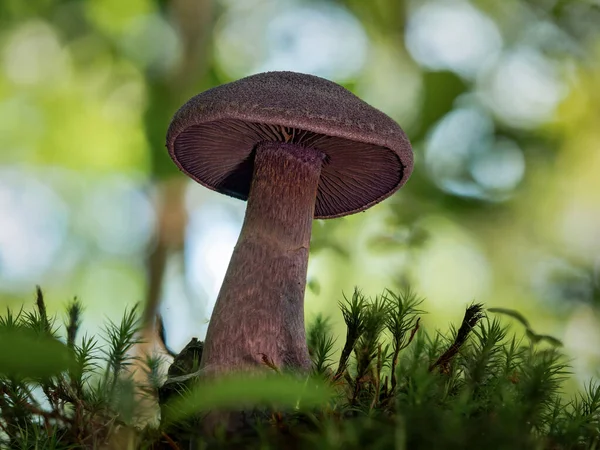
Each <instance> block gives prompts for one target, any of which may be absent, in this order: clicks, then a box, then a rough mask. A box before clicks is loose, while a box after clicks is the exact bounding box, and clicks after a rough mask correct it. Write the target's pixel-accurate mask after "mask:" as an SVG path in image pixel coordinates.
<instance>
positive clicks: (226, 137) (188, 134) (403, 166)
mask: <svg viewBox="0 0 600 450" xmlns="http://www.w3.org/2000/svg"><path fill="white" fill-rule="evenodd" d="M264 141H281V142H288V143H296V144H299V145H302V146H305V147H312V148H315V149H317V150H319V151H321V152H322V153H324V154H325V155H326V156H325V160H324V162H323V167H322V169H321V178H320V180H319V188H318V192H317V199H316V203H315V218H318V219H327V218H333V217H341V216H345V215H348V214H352V213H355V212H359V211H363V210H365V209H367V208H369V207H370V206H372V205H374V204H376V203H379V202H380V201H382V200H384V199H385V198H387V197H389V196H390V195H392V194H393V193H394V192H396V191H397V190H398V189H399V188H400V187H402V185H404V183H406V181H407V180H408V177H409V176H410V174H411V172H412V168H413V153H412V148H411V145H410V142H409V140H408V138H407V137H406V135H405V134H404V131H402V129H401V128H400V126H399V125H398V124H397V123H396V122H394V121H393V120H392V119H391V118H390V117H388V116H387V115H385V114H384V113H382V112H381V111H379V110H377V109H375V108H373V107H372V106H370V105H368V104H367V103H365V102H364V101H362V100H361V99H359V98H358V97H357V96H355V95H354V94H352V93H351V92H350V91H348V90H347V89H345V88H343V87H342V86H340V85H338V84H336V83H333V82H331V81H329V80H325V79H323V78H320V77H316V76H313V75H306V74H300V73H295V72H267V73H260V74H257V75H252V76H249V77H246V78H242V79H240V80H238V81H234V82H232V83H228V84H224V85H221V86H217V87H215V88H212V89H209V90H207V91H205V92H202V93H201V94H199V95H196V96H195V97H193V98H192V99H190V100H189V101H188V102H187V103H186V104H185V105H183V106H182V107H181V108H180V109H179V110H178V111H177V112H176V113H175V116H174V117H173V120H172V121H171V124H170V126H169V130H168V133H167V148H168V150H169V154H170V156H171V158H172V159H173V161H175V163H176V164H177V166H178V167H179V168H180V169H181V170H182V171H183V172H184V173H185V174H187V175H188V176H189V177H190V178H192V179H194V180H195V181H197V182H198V183H200V184H202V185H203V186H206V187H207V188H209V189H212V190H214V191H217V192H220V193H223V194H227V195H230V196H232V197H236V198H239V199H242V200H246V199H247V198H248V193H249V190H250V184H251V181H252V173H253V168H254V154H255V151H254V150H255V148H256V146H257V144H259V143H260V142H264Z"/></svg>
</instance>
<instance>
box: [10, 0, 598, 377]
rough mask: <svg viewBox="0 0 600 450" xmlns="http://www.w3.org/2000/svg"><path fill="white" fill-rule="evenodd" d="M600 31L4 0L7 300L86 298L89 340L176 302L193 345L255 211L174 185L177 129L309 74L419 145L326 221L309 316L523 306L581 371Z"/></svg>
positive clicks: (401, 8)
mask: <svg viewBox="0 0 600 450" xmlns="http://www.w3.org/2000/svg"><path fill="white" fill-rule="evenodd" d="M599 23H600V5H599V4H598V2H597V1H593V0H588V1H584V0H581V1H568V0H565V1H560V0H530V1H517V0H502V1H497V0H479V1H475V0H473V1H471V2H467V1H453V0H438V1H418V0H414V1H400V0H369V1H366V0H339V1H335V0H322V1H310V0H220V1H216V0H215V1H213V0H172V1H167V0H127V1H124V0H70V1H62V0H35V1H34V0H29V1H25V0H2V2H0V306H1V307H2V309H4V307H5V306H11V307H13V308H19V307H20V305H21V304H22V303H23V301H27V302H29V303H30V304H32V303H33V291H34V286H35V284H40V285H42V287H43V288H44V290H45V292H46V297H47V299H48V302H49V308H50V310H51V311H58V310H60V308H61V307H62V306H63V305H64V304H65V302H66V301H67V299H69V298H70V297H72V296H74V295H77V296H79V297H80V298H81V299H82V301H83V302H84V304H85V305H86V308H87V309H86V316H85V317H86V321H85V327H86V328H87V329H88V330H90V331H91V332H94V331H95V330H97V329H98V326H99V324H100V323H101V321H102V319H103V318H104V317H106V316H108V317H111V318H113V319H116V318H118V317H120V316H121V315H122V312H123V309H124V307H125V306H126V305H131V304H133V303H135V302H139V301H142V302H143V301H145V299H147V298H149V297H153V296H158V297H159V298H161V299H162V307H161V312H162V314H163V316H164V320H165V324H166V327H167V333H168V334H167V335H168V337H169V342H170V344H171V346H172V347H173V348H174V349H176V350H178V349H180V348H181V347H182V346H183V345H184V344H185V343H186V342H187V340H188V339H189V338H190V337H191V336H194V335H196V336H199V337H201V338H202V337H203V336H204V333H205V329H206V321H207V319H208V317H209V314H210V309H211V308H212V304H213V303H214V300H215V297H216V294H217V292H218V288H219V285H220V281H221V279H222V276H223V272H224V270H225V268H226V266H227V262H228V259H229V255H230V253H231V250H232V247H233V245H234V243H235V240H236V238H237V234H238V232H239V228H240V226H241V220H242V218H243V212H244V206H245V204H244V203H242V202H240V201H236V200H232V199H228V198H225V197H223V196H220V195H218V194H215V193H213V192H210V191H208V190H207V189H204V188H202V187H201V186H199V185H195V184H193V183H191V182H188V181H187V179H186V178H184V177H183V175H181V174H179V173H177V171H176V170H175V166H174V165H173V164H172V163H171V162H170V160H169V159H168V157H167V153H166V150H165V148H164V137H165V132H166V128H167V126H168V123H169V120H170V118H171V116H172V114H173V113H174V111H175V110H176V109H177V108H178V107H179V106H180V105H181V104H182V103H183V102H185V101H186V100H187V99H188V98H189V97H190V96H192V95H194V94H195V93H198V92H201V91H202V90H204V89H207V88H209V87H211V86H214V85H218V84H221V83H225V82H227V81H231V80H234V79H237V78H240V77H243V76H245V75H249V74H252V73H256V72H261V71H265V70H295V71H299V72H308V73H314V74H316V75H320V76H324V77H327V78H330V79H332V80H335V81H337V82H339V83H341V84H343V85H345V86H346V87H348V88H349V89H351V90H352V91H353V92H355V93H356V94H357V95H359V96H360V97H362V98H364V99H365V100H367V101H368V102H369V103H371V104H373V105H374V106H376V107H378V108H379V109H381V110H383V111H384V112H386V113H387V114H389V115H390V116H392V117H393V118H394V119H396V120H397V121H398V122H399V123H400V124H401V126H402V127H403V128H404V129H405V131H406V132H407V134H408V135H409V137H410V138H411V141H412V143H413V146H414V150H415V171H414V174H413V176H412V178H411V179H410V181H409V182H408V184H407V185H406V186H405V187H404V188H403V189H402V190H401V191H400V192H399V193H397V194H396V195H394V196H393V197H392V198H390V199H389V200H387V201H385V202H383V203H382V204H380V205H377V206H375V207H373V208H371V209H370V210H368V211H367V212H366V213H364V214H358V215H355V216H350V217H347V218H343V219H335V220H330V221H318V222H315V227H314V233H313V247H312V253H311V260H310V266H309V280H310V285H309V286H310V289H309V290H308V291H307V308H306V309H307V319H309V320H310V318H311V317H313V316H314V314H315V313H317V312H324V313H326V314H332V315H333V318H334V321H335V323H336V324H338V325H339V324H340V322H341V315H340V314H339V312H338V310H337V306H336V305H337V301H338V300H340V299H341V296H342V292H345V293H347V294H349V293H351V291H352V289H353V287H354V286H355V285H358V286H360V287H361V288H362V289H363V290H364V292H365V293H367V294H369V295H375V294H377V293H379V292H381V290H382V289H383V288H384V287H390V288H394V287H397V286H401V285H403V284H406V283H409V284H411V285H412V286H413V287H414V289H415V290H417V291H418V292H419V293H420V295H422V296H423V297H425V298H426V302H425V304H424V309H426V310H428V311H430V314H429V315H428V316H426V317H425V318H424V320H423V323H424V324H426V326H427V327H428V328H430V329H431V328H435V327H446V326H447V324H448V323H449V322H451V321H452V322H454V323H457V322H458V321H459V320H460V318H461V316H462V314H463V311H464V306H465V305H466V304H467V303H469V302H471V301H473V300H476V301H479V302H484V303H485V304H486V305H489V306H504V307H511V308H515V309H517V310H519V311H520V312H522V313H523V314H524V315H525V316H526V317H527V318H528V319H529V320H530V322H531V324H532V327H533V328H534V329H535V330H536V331H538V332H540V333H546V334H552V335H554V336H556V337H558V338H560V339H562V340H563V341H564V343H565V345H566V350H567V352H568V354H569V355H570V356H571V357H573V358H574V366H575V369H576V372H577V376H578V377H580V378H581V379H586V378H587V377H588V376H589V375H591V374H593V373H597V370H598V369H597V368H598V366H599V364H600V350H599V349H600V331H599V330H600V327H599V312H598V311H599V309H598V307H599V306H600V127H599V126H598V124H599V123H600V27H599V26H598V24H599ZM148 273H152V274H155V275H153V276H152V277H151V279H152V280H154V281H155V283H154V284H151V283H147V282H146V280H147V279H148V276H147V274H148ZM160 274H162V275H163V276H162V278H161V277H160V276H158V275H160ZM161 280H162V283H159V281H161Z"/></svg>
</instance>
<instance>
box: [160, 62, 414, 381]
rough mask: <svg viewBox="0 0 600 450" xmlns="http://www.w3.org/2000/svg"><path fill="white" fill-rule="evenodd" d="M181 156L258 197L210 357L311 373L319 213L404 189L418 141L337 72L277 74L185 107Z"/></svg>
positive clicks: (205, 362) (237, 366) (172, 131)
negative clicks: (314, 235) (309, 280)
mask: <svg viewBox="0 0 600 450" xmlns="http://www.w3.org/2000/svg"><path fill="white" fill-rule="evenodd" d="M167 147H168V149H169V154H170V156H171V158H172V159H173V160H174V161H175V163H176V164H177V166H178V167H179V168H180V169H181V170H182V171H183V172H184V173H186V174H187V175H188V176H189V177H191V178H192V179H194V180H196V181H197V182H198V183H200V184H202V185H204V186H206V187H207V188H209V189H212V190H215V191H217V192H221V193H224V194H227V195H230V196H233V197H236V198H239V199H243V200H246V199H247V200H248V205H247V209H246V216H245V219H244V224H243V227H242V231H241V234H240V237H239V240H238V242H237V244H236V246H235V249H234V252H233V256H232V258H231V261H230V263H229V268H228V269H227V273H226V275H225V279H224V281H223V285H222V287H221V291H220V292H219V296H218V298H217V302H216V305H215V308H214V311H213V314H212V317H211V320H210V324H209V327H208V331H207V334H206V340H205V343H204V351H203V356H202V362H201V367H202V368H203V370H204V373H207V374H215V373H222V372H231V371H236V370H248V369H251V368H256V367H257V366H261V365H263V363H264V359H263V358H268V360H270V362H272V363H273V364H275V365H276V366H277V367H279V368H281V369H292V370H300V371H306V370H308V369H309V368H310V359H309V356H308V351H307V347H306V337H305V330H304V290H305V285H306V270H307V264H308V251H309V242H310V234H311V225H312V221H313V218H321V219H326V218H333V217H341V216H344V215H347V214H352V213H355V212H359V211H363V210H365V209H367V208H368V207H370V206H372V205H374V204H376V203H378V202H380V201H382V200H383V199H385V198H387V197H389V196H390V195H392V194H393V193H394V192H395V191H396V190H398V189H399V188H400V187H401V186H402V185H403V184H404V183H405V182H406V180H407V179H408V177H409V176H410V174H411V172H412V167H413V154H412V149H411V146H410V143H409V141H408V139H407V137H406V135H405V134H404V132H403V131H402V129H401V128H400V127H399V126H398V125H397V124H396V123H395V122H394V121H393V120H392V119H390V118H389V117H388V116H386V115H385V114H383V113H382V112H380V111H378V110H377V109H375V108H373V107H371V106H369V105H368V104H366V103H365V102H363V101H362V100H360V99H359V98H358V97H356V96H355V95H354V94H352V93H351V92H350V91H348V90H346V89H345V88H343V87H341V86H339V85H338V84H335V83H333V82H331V81H328V80H325V79H322V78H319V77H316V76H312V75H305V74H299V73H293V72H268V73H262V74H257V75H252V76H249V77H247V78H243V79H241V80H238V81H235V82H232V83H229V84H225V85H222V86H218V87H215V88H213V89H209V90H208V91H205V92H203V93H201V94H199V95H197V96H195V97H193V98H192V99H191V100H189V101H188V102H187V103H186V104H185V105H184V106H183V107H182V108H181V109H180V110H179V111H177V113H176V114H175V116H174V118H173V120H172V122H171V125H170V127H169V131H168V135H167Z"/></svg>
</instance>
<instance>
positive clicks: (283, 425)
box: [0, 290, 600, 450]
mask: <svg viewBox="0 0 600 450" xmlns="http://www.w3.org/2000/svg"><path fill="white" fill-rule="evenodd" d="M419 304H420V302H419V300H418V298H417V297H416V296H415V294H414V293H412V292H410V291H409V292H402V293H394V292H391V291H385V292H384V294H382V295H381V296H379V297H377V298H375V299H368V298H365V297H364V296H363V295H362V294H361V293H360V292H359V291H358V290H357V291H355V292H354V294H353V295H352V297H350V298H348V299H345V300H344V301H343V302H342V303H341V304H340V306H341V308H342V312H343V316H344V320H345V322H346V325H347V335H346V340H345V342H344V343H338V342H337V341H336V339H335V336H333V334H332V332H331V327H330V325H329V321H328V320H327V319H325V318H323V317H318V318H317V319H316V320H314V321H313V323H312V324H311V326H310V328H309V330H308V333H307V338H308V344H309V350H310V354H311V357H312V359H313V369H314V370H313V374H312V375H311V376H310V377H300V376H298V375H294V374H283V373H280V372H279V370H277V368H276V367H272V366H271V364H269V358H268V355H265V358H264V359H265V375H264V376H260V377H246V378H240V377H236V378H229V377H228V378H224V379H220V380H213V381H207V380H201V379H199V378H198V377H197V375H198V372H197V367H198V360H199V359H200V357H201V351H202V346H201V343H199V342H198V341H193V344H194V345H193V351H190V352H182V353H181V354H180V355H179V356H178V357H177V358H176V362H175V363H174V364H173V365H172V366H171V369H170V370H169V372H168V373H167V371H166V369H167V366H168V364H167V363H166V362H165V361H162V360H160V359H158V358H147V359H146V360H145V361H136V358H135V357H134V356H132V352H131V350H132V349H133V348H134V346H135V345H136V343H137V342H138V341H137V336H138V332H139V322H138V320H137V314H136V309H135V308H134V309H133V310H131V311H126V312H125V314H124V316H123V319H122V321H121V323H118V324H117V323H107V325H106V327H105V332H104V333H103V335H102V336H100V337H99V338H98V339H95V338H89V337H83V338H81V339H78V338H77V334H78V328H79V323H80V321H81V317H80V315H81V305H80V304H79V302H77V301H74V302H73V303H71V304H70V305H69V306H68V308H67V318H68V319H67V323H66V324H65V325H64V327H63V328H62V329H61V328H60V327H56V326H55V325H54V323H55V321H54V320H53V319H50V318H48V317H47V315H46V311H45V307H44V301H43V295H42V293H41V291H40V292H38V296H37V299H36V310H35V311H34V312H32V313H22V312H21V313H19V314H13V313H11V312H7V313H6V314H5V315H4V316H3V317H2V318H1V319H0V332H1V333H2V334H1V335H2V336H3V342H6V340H7V339H9V338H8V337H7V336H9V334H10V333H13V332H18V333H21V334H22V333H23V330H28V332H30V333H33V334H35V335H36V336H38V337H39V338H40V339H39V340H35V345H36V346H43V345H45V344H48V345H49V349H51V351H56V347H57V345H63V346H64V347H65V349H67V350H69V351H70V352H71V353H72V355H73V356H72V360H70V362H69V364H67V365H61V364H58V365H57V364H54V365H51V369H52V370H49V371H46V372H45V371H43V370H42V371H40V367H39V364H28V363H27V357H26V356H25V357H24V358H22V359H23V361H25V362H24V363H23V364H22V365H20V366H19V367H18V368H17V369H18V370H15V369H14V367H15V366H14V364H15V358H13V356H14V355H10V354H8V353H7V351H8V350H6V349H5V353H4V354H3V355H0V368H2V367H4V369H3V371H2V372H0V412H1V416H0V440H1V442H0V447H1V448H15V449H20V448H38V449H40V448H41V449H46V448H47V449H50V448H52V449H67V448H114V449H121V448H156V449H157V448H167V449H174V448H262V449H269V448H274V449H275V448H286V449H287V448H290V449H293V448H310V449H313V450H315V449H362V448H369V449H371V448H374V449H377V448H381V449H383V448H394V449H482V448H490V449H596V448H598V447H599V446H600V384H598V382H594V381H590V383H589V384H588V385H587V386H586V388H585V389H584V390H583V391H582V392H581V393H579V394H578V395H577V396H576V397H575V398H572V399H565V398H564V396H563V394H562V392H561V386H562V384H563V382H564V381H565V379H566V376H567V374H568V370H569V368H568V366H567V364H566V363H565V360H564V357H563V356H562V354H561V353H560V351H559V346H560V342H559V341H557V340H556V339H553V338H551V337H544V336H542V337H541V338H540V336H539V335H536V334H535V333H533V332H532V331H531V330H529V329H528V330H527V331H528V332H527V336H528V337H527V338H523V339H522V340H517V339H516V338H515V337H514V336H513V335H511V333H510V331H509V329H508V327H507V326H506V325H504V324H503V323H502V322H501V321H500V320H499V317H494V316H491V314H490V316H488V315H486V314H485V311H484V310H483V307H482V306H481V305H471V306H469V307H468V308H467V310H466V311H465V317H464V319H463V322H462V323H461V324H460V325H459V326H458V327H457V328H452V329H451V330H449V332H448V333H446V334H442V333H439V332H438V333H435V334H429V333H427V332H425V331H424V330H423V329H422V328H420V315H421V314H422V313H423V312H422V311H421V310H419V309H418V307H419ZM495 312H496V313H502V314H505V315H506V314H508V315H509V316H511V317H513V318H516V319H517V320H518V321H519V322H521V323H523V324H525V325H526V326H528V325H527V322H526V321H525V319H524V318H522V317H521V316H520V315H518V313H516V312H514V311H506V310H501V311H498V310H496V311H495ZM15 330H17V331H15ZM61 330H64V333H63V334H64V338H61ZM60 340H62V341H63V344H60V342H59V341H60ZM15 342H18V341H15ZM28 342H29V341H28ZM5 347H6V348H7V349H8V348H10V347H9V346H6V345H5ZM15 348H16V347H15ZM36 348H37V347H36ZM338 348H339V349H341V354H340V358H339V360H338V361H337V362H335V363H334V358H333V353H334V352H335V350H336V349H338ZM15 351H16V350H15ZM61 351H63V349H62V348H61ZM71 353H70V354H71ZM61 355H62V353H61ZM186 355H187V356H189V357H190V358H191V360H190V361H186V358H187V356H186ZM4 361H10V363H11V364H10V365H8V364H5V365H4V366H3V365H2V363H3V362H4ZM135 362H137V363H143V364H141V365H142V366H143V367H145V370H146V374H145V375H146V376H145V377H143V378H144V379H143V380H140V378H139V377H137V378H135V379H134V378H133V377H132V376H131V374H130V371H129V367H131V366H132V364H133V363H135ZM163 373H164V375H162V374H163ZM148 399H154V400H156V399H159V400H160V403H161V406H162V409H161V411H162V413H163V418H162V421H161V423H160V425H159V424H158V421H155V423H153V424H151V425H145V426H141V425H140V421H139V419H140V417H141V416H146V417H147V416H148V412H149V409H152V406H156V405H157V403H156V401H155V402H154V403H152V402H148V401H147V400H148ZM208 411H212V412H211V413H210V414H209V416H206V415H205V414H206V413H207V412H208ZM152 412H154V411H152ZM156 413H158V406H156ZM215 414H217V416H215ZM218 414H221V416H218ZM222 414H225V415H227V414H237V417H239V418H240V420H239V421H238V422H236V427H234V428H230V430H229V432H227V430H223V429H219V428H216V429H215V428H214V427H212V426H211V427H210V428H211V429H212V430H213V431H214V432H213V433H211V434H210V435H209V434H207V433H204V431H203V430H206V429H207V426H206V424H207V423H208V422H209V421H210V420H212V421H213V422H212V423H214V418H215V417H223V416H222ZM232 430H233V431H232Z"/></svg>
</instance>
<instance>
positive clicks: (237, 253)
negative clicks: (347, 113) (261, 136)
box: [201, 142, 324, 374]
mask: <svg viewBox="0 0 600 450" xmlns="http://www.w3.org/2000/svg"><path fill="white" fill-rule="evenodd" d="M323 159H324V154H323V153H321V152H320V151H318V150H315V149H312V148H306V147H303V146H301V145H298V144H289V143H280V142H263V143H260V144H259V145H258V146H257V148H256V156H255V160H254V175H253V178H252V185H251V187H250V195H249V197H248V206H247V209H246V217H245V219H244V225H243V227H242V231H241V234H240V237H239V239H238V242H237V244H236V246H235V249H234V251H233V255H232V257H231V261H230V263H229V267H228V269H227V273H226V274H225V279H224V281H223V285H222V287H221V291H220V292H219V296H218V298H217V302H216V304H215V308H214V311H213V314H212V317H211V320H210V324H209V326H208V331H207V334H206V340H205V343H204V351H203V355H202V363H201V367H202V369H203V372H204V373H206V374H216V373H223V372H231V371H237V370H248V369H252V368H257V366H263V367H264V362H263V355H265V357H266V358H268V360H269V361H270V362H272V363H273V364H274V365H275V366H277V367H278V368H280V369H284V370H285V369H292V370H297V371H307V370H309V369H310V358H309V355H308V349H307V346H306V333H305V330H304V290H305V285H306V270H307V265H308V250H309V244H310V234H311V226H312V221H313V217H314V211H315V201H316V196H317V188H318V184H319V177H320V173H321V166H322V164H323Z"/></svg>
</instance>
